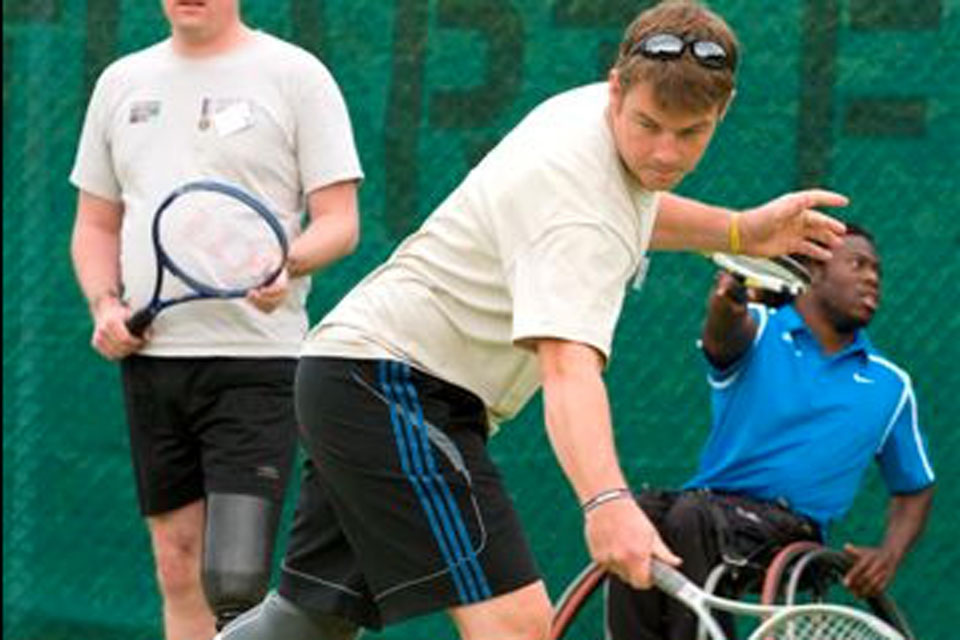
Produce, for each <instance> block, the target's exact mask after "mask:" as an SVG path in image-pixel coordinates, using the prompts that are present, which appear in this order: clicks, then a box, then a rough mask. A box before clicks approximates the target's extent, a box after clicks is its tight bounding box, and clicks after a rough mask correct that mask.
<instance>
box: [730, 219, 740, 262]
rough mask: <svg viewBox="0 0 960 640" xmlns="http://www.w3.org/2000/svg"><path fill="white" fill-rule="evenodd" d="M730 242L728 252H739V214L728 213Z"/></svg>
mask: <svg viewBox="0 0 960 640" xmlns="http://www.w3.org/2000/svg"><path fill="white" fill-rule="evenodd" d="M728 236H729V242H730V253H740V214H739V213H731V214H730V226H729V231H728Z"/></svg>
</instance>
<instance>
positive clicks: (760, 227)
mask: <svg viewBox="0 0 960 640" xmlns="http://www.w3.org/2000/svg"><path fill="white" fill-rule="evenodd" d="M847 203H848V200H847V198H846V197H845V196H842V195H840V194H839V193H834V192H832V191H824V190H821V189H810V190H807V191H797V192H796V193H788V194H786V195H783V196H780V197H779V198H777V199H775V200H771V201H770V202H768V203H766V204H763V205H761V206H759V207H756V208H754V209H749V210H747V211H744V212H743V213H742V214H741V215H740V221H739V224H740V234H741V238H742V245H743V253H747V254H750V255H756V256H777V255H784V254H788V253H799V254H803V255H808V256H810V257H811V258H815V259H817V260H829V259H830V255H831V253H830V249H831V248H833V247H836V246H838V245H839V244H840V243H841V242H842V240H843V233H844V230H845V227H844V225H843V223H842V222H840V221H839V220H836V219H834V218H831V217H830V216H828V215H826V214H823V213H821V212H820V211H817V210H816V208H817V207H844V206H846V205H847Z"/></svg>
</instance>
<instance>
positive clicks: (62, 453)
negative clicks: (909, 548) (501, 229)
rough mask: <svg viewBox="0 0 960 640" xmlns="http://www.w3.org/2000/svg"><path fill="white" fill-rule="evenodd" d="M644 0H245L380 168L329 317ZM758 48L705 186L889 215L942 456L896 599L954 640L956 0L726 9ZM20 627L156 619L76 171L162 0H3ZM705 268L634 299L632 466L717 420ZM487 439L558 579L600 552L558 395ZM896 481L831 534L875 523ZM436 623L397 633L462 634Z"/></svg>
mask: <svg viewBox="0 0 960 640" xmlns="http://www.w3.org/2000/svg"><path fill="white" fill-rule="evenodd" d="M647 4H648V3H645V2H628V1H625V0H550V1H548V0H512V1H511V0H432V1H428V0H395V1H394V2H388V1H386V0H284V1H280V0H247V1H246V2H245V3H244V7H245V13H246V15H247V18H248V20H249V21H250V22H251V23H252V24H254V25H256V26H258V27H260V28H262V29H265V30H268V31H271V32H273V33H276V34H278V35H280V36H283V37H286V38H288V39H292V40H293V41H295V42H297V43H300V44H301V45H303V46H305V47H307V48H309V49H311V50H313V51H314V52H316V53H317V54H318V55H319V56H321V58H322V59H323V60H324V61H325V62H326V63H327V65H328V66H329V67H330V68H331V69H332V71H333V73H334V74H335V76H336V78H337V79H338V81H339V83H340V85H341V87H342V89H343V91H344V93H345V95H346V98H347V101H348V103H349V105H350V111H351V114H352V117H353V122H354V126H355V129H356V137H357V143H358V145H359V148H360V153H361V156H362V160H363V163H364V166H365V169H366V172H367V176H368V177H367V180H366V182H365V183H364V186H363V189H362V198H361V199H362V205H363V239H362V243H361V246H360V249H359V250H358V252H357V253H356V254H355V255H354V256H352V257H350V258H348V259H346V260H344V261H343V262H342V263H340V264H338V265H336V266H335V267H332V268H331V269H329V270H328V271H327V272H326V273H323V274H322V275H320V276H319V277H318V278H317V279H316V284H315V287H314V292H313V296H312V299H311V313H312V317H313V318H319V317H320V315H321V314H322V313H323V312H324V311H325V310H327V309H329V308H330V306H331V305H332V304H333V303H334V302H335V301H336V300H337V299H338V297H339V296H341V295H342V294H343V293H344V292H345V291H346V290H347V289H348V288H349V287H350V286H351V285H352V284H353V283H354V282H356V281H357V280H358V279H359V278H360V277H361V276H362V275H363V274H364V273H365V272H366V271H367V270H369V269H370V268H372V267H373V266H374V265H376V264H377V263H378V262H380V261H381V260H382V259H383V258H384V257H385V256H386V255H387V254H388V252H389V251H390V249H391V248H392V247H393V246H394V245H395V243H396V242H397V241H398V240H399V239H400V238H401V237H402V236H403V235H404V234H406V233H407V232H408V231H410V230H411V229H413V228H414V227H415V226H416V225H417V224H418V222H419V221H420V220H421V219H422V218H423V216H424V215H425V214H426V213H428V212H429V211H430V209H431V207H432V206H433V205H434V204H436V203H437V202H438V201H439V200H440V199H441V198H442V197H443V195H444V194H445V193H446V192H447V191H448V190H449V189H450V188H452V187H453V186H454V185H455V184H456V183H457V182H458V180H460V178H461V177H462V176H463V175H464V174H465V172H466V171H467V169H468V167H469V166H470V165H471V163H472V162H473V161H474V160H475V159H477V158H478V157H479V156H480V155H481V154H483V153H484V152H485V150H487V149H488V148H489V147H490V146H491V145H492V144H493V143H494V142H495V141H496V139H497V138H498V136H500V135H501V134H503V133H504V132H505V131H507V130H508V129H509V128H510V126H511V125H512V124H514V123H515V122H516V121H517V120H518V119H519V118H520V117H521V116H522V115H523V114H524V113H525V112H527V111H528V110H529V109H530V108H531V107H532V106H533V105H535V104H536V103H537V102H538V101H540V100H542V99H543V98H545V97H546V96H548V95H550V94H551V93H553V92H556V91H559V90H562V89H565V88H568V87H571V86H574V85H577V84H581V83H585V82H589V81H593V80H595V79H598V78H601V77H602V76H603V73H604V70H605V68H606V66H607V65H608V63H609V60H610V58H611V53H612V51H613V48H614V46H615V44H616V42H617V41H618V39H619V35H620V31H621V29H622V27H623V26H624V25H625V24H626V22H627V21H628V20H629V19H630V18H631V17H632V16H633V15H634V14H635V12H636V11H638V10H639V9H641V8H643V7H644V6H646V5H647ZM713 6H714V8H716V9H717V10H719V11H720V12H721V13H722V14H724V15H725V16H726V17H727V18H728V20H729V21H730V23H731V24H732V25H733V27H734V28H735V29H736V30H737V31H738V33H739V35H740V38H741V40H742V42H743V43H744V46H745V58H744V63H743V69H742V73H741V76H740V84H739V91H738V94H737V98H736V101H735V103H734V105H733V108H732V111H731V112H730V114H729V117H728V118H727V120H726V122H725V123H724V125H723V127H722V128H721V130H720V132H719V133H718V135H717V138H716V140H715V141H714V143H713V146H712V148H711V149H710V151H709V152H708V155H707V157H706V158H705V160H704V162H703V166H702V169H701V170H700V171H699V172H698V173H697V174H695V175H694V176H692V177H691V178H689V179H688V181H687V182H685V183H684V185H683V187H682V191H683V192H684V193H686V194H690V195H694V196H696V197H700V198H703V199H707V200H711V201H718V202H723V203H727V204H729V205H732V206H748V205H751V204H756V203H759V202H761V201H763V200H765V199H768V198H770V197H772V196H775V195H777V194H779V193H781V192H783V191H786V190H791V189H795V188H798V187H803V186H810V185H815V184H817V185H825V186H829V187H831V188H834V189H837V190H840V191H843V192H845V193H847V194H849V195H850V196H851V198H852V201H853V205H852V207H851V208H850V210H849V212H848V214H849V217H850V218H852V219H854V220H856V221H858V222H861V223H863V224H865V225H867V226H868V227H870V228H871V229H872V230H873V231H874V232H875V234H876V236H877V239H878V242H879V247H880V250H881V253H882V256H883V259H884V272H885V275H884V279H885V283H884V284H885V296H884V303H883V308H882V310H881V313H880V314H879V316H878V318H877V319H876V322H875V323H874V326H873V327H872V336H873V338H874V340H875V342H876V343H877V344H878V345H879V346H881V347H882V348H883V349H885V350H886V352H887V353H888V354H889V355H890V356H891V357H892V358H893V359H894V360H896V361H897V362H898V363H900V364H901V365H903V366H904V367H905V368H907V369H908V370H909V371H910V372H911V373H912V375H913V378H914V381H915V385H916V388H917V391H918V395H919V398H920V403H921V404H920V412H921V417H922V420H923V423H924V425H925V428H926V430H927V434H928V436H929V439H930V442H931V450H932V455H933V460H934V463H935V465H936V467H937V470H938V472H939V490H938V494H937V498H936V501H935V511H934V515H933V518H932V521H931V523H930V526H929V529H928V532H927V534H926V536H925V538H924V539H923V540H922V542H921V543H920V545H919V547H918V548H917V549H916V551H915V553H914V554H913V555H912V556H910V558H909V559H908V561H907V562H906V564H905V565H904V566H903V568H902V572H901V574H900V576H899V579H898V580H897V582H896V584H895V586H894V588H893V593H894V595H895V597H896V598H897V600H898V601H899V602H900V603H901V604H902V606H903V607H904V608H905V609H906V611H907V612H908V614H909V616H910V618H911V620H912V621H913V624H914V626H915V627H916V631H917V632H918V635H919V636H920V637H921V638H923V639H924V640H952V639H953V637H954V636H953V635H952V633H951V631H952V630H953V629H954V627H953V624H954V623H955V622H956V621H957V620H960V605H958V604H957V595H958V588H960V580H958V578H957V577H956V576H957V572H958V570H960V551H958V550H957V547H956V544H955V538H956V536H957V527H956V525H955V517H956V516H955V513H956V511H957V509H958V508H960V493H958V490H957V475H958V474H957V470H956V469H957V466H958V464H960V440H958V436H957V431H956V426H957V425H956V419H955V415H956V414H957V410H958V408H960V406H958V396H960V377H958V374H957V360H958V356H960V351H958V349H957V347H956V343H955V340H956V335H957V334H958V329H960V320H958V318H960V315H958V313H957V311H956V305H957V303H958V301H960V296H958V293H957V287H956V285H955V284H951V283H955V281H956V279H957V277H958V276H960V269H958V261H957V255H958V247H960V222H958V219H960V185H958V182H957V179H956V177H955V176H956V174H957V168H958V166H957V155H958V154H957V152H958V146H960V117H958V116H960V108H958V107H960V100H958V98H960V89H958V86H960V82H958V80H960V54H958V51H960V0H749V1H748V0H715V2H714V5H713ZM3 10H4V16H3V53H4V63H3V157H4V163H3V182H4V192H3V267H4V275H3V289H4V291H3V293H4V295H3V300H4V304H3V374H4V375H3V395H4V398H3V399H4V403H3V461H4V472H3V564H4V570H3V637H4V638H5V639H7V640H61V639H64V640H66V639H70V640H82V639H97V640H120V639H123V640H135V639H146V638H158V637H160V631H159V625H158V622H157V620H158V600H157V596H156V592H155V587H154V579H153V572H152V564H151V560H150V554H149V546H148V538H147V535H146V533H145V531H144V528H143V526H142V524H141V522H140V520H139V519H138V517H137V511H136V506H135V501H134V492H133V478H132V474H131V470H130V465H129V462H128V455H127V447H128V444H127V436H126V431H125V426H124V421H123V418H122V411H121V405H120V398H119V393H118V387H119V384H118V376H117V370H116V368H115V366H113V365H111V364H108V363H106V362H104V361H102V360H100V359H99V358H98V357H97V356H96V355H95V354H94V353H93V352H92V351H91V350H90V348H89V347H88V341H89V332H90V323H89V320H88V318H87V313H86V309H85V307H84V304H83V302H82V300H81V298H80V296H79V295H78V293H77V289H76V286H75V284H74V281H73V276H72V273H71V268H70V264H69V260H68V238H69V233H70V228H71V223H72V216H73V210H74V199H75V194H74V190H73V189H72V187H71V186H70V185H69V184H68V182H67V175H68V173H69V169H70V166H71V163H72V160H73V154H74V151H75V144H76V139H77V136H78V133H79V127H80V124H81V119H82V116H83V110H84V107H85V103H86V100H87V98H88V96H89V92H90V89H91V86H92V83H93V81H94V80H95V78H96V76H97V74H98V73H99V71H100V70H101V69H102V68H103V67H104V65H105V64H107V63H108V62H109V61H110V60H112V59H113V58H114V57H115V56H117V55H119V54H122V53H126V52H129V51H132V50H134V49H137V48H139V47H141V46H144V45H146V44H148V43H150V42H153V41H155V40H157V39H160V38H162V37H164V36H165V23H164V21H163V17H162V14H161V12H160V9H159V3H158V2H156V1H145V0H87V2H84V1H83V0H61V1H58V0H10V1H8V0H4V4H3ZM710 280H711V269H710V268H709V267H708V265H707V264H706V261H704V260H702V259H699V258H696V257H692V256H684V255H661V256H658V257H657V258H656V260H655V261H654V264H653V267H652V277H651V278H650V280H648V283H647V285H646V287H645V289H644V291H643V292H642V293H633V294H631V295H630V297H629V299H628V301H627V304H626V307H625V310H624V314H623V319H622V322H621V326H620V330H619V333H618V335H617V344H616V355H615V356H614V359H613V361H612V364H611V367H610V372H609V383H610V386H611V388H612V398H613V400H612V402H613V409H614V412H615V419H616V423H617V436H618V444H619V447H620V451H621V454H622V457H623V459H624V461H625V466H626V468H627V470H628V473H629V475H630V478H631V480H632V481H634V482H635V483H637V484H638V485H639V484H641V483H652V484H658V485H663V484H666V485H670V484H676V483H679V482H681V481H682V480H683V479H684V478H685V477H686V476H687V474H689V473H690V471H691V469H692V467H693V465H694V463H695V456H696V451H697V448H698V446H699V444H700V443H701V441H702V440H703V437H704V432H705V427H706V422H707V393H706V385H705V384H704V382H703V370H702V366H701V363H700V362H699V360H698V356H697V353H696V349H695V347H694V341H695V339H696V336H697V332H698V327H699V324H700V321H701V318H702V310H703V300H704V297H705V293H706V291H707V288H708V286H709V282H710ZM535 405H537V406H533V407H531V408H530V409H528V411H527V412H525V413H524V414H523V415H522V416H521V417H520V418H519V419H518V420H516V421H515V422H514V423H513V424H510V425H508V426H507V427H506V428H505V429H504V432H503V434H502V435H501V436H498V437H497V438H495V439H494V440H493V442H492V443H491V449H492V452H493V455H494V456H495V457H496V459H497V461H498V462H499V463H500V465H502V468H503V469H504V473H505V475H506V477H507V481H508V483H509V486H510V487H511V489H512V492H513V495H514V497H515V499H516V502H517V504H518V506H519V509H520V512H521V516H522V518H523V520H524V522H525V524H526V526H527V527H528V529H529V531H530V533H531V536H532V538H533V543H534V547H535V551H536V553H537V556H538V559H539V561H540V563H541V565H542V569H543V570H544V571H545V573H546V576H547V579H548V584H549V587H550V590H551V593H552V594H553V595H555V596H556V595H557V594H558V593H559V591H560V589H561V588H562V585H563V583H564V582H565V581H566V580H567V579H568V578H569V577H571V576H572V575H573V574H574V573H575V571H576V570H577V569H578V567H579V566H580V565H581V564H582V563H583V562H584V560H585V552H584V548H583V543H582V533H581V529H580V517H579V514H578V510H577V508H576V505H575V502H574V500H573V498H572V494H571V492H570V491H569V489H568V488H567V486H566V485H565V483H564V481H563V479H562V477H561V475H560V473H559V471H558V470H557V468H556V466H555V464H554V462H553V459H552V455H551V453H550V451H549V449H548V445H547V443H546V440H545V438H544V435H543V429H542V420H541V417H540V407H539V405H538V404H537V403H535ZM884 510H885V495H884V493H883V488H882V485H881V484H880V482H879V480H878V477H877V475H876V474H875V473H871V475H870V476H869V477H868V479H867V482H866V488H865V491H864V492H863V493H862V495H861V498H860V499H859V500H858V502H857V504H856V505H855V508H854V510H853V512H852V513H851V515H850V517H849V518H848V520H847V521H846V522H845V523H844V524H843V526H842V527H840V528H839V529H838V530H837V531H836V532H835V536H834V539H833V540H834V542H836V543H842V542H843V541H845V540H847V539H851V540H859V541H867V542H869V541H875V540H876V539H877V538H878V536H879V535H880V534H881V532H882V526H883V520H884ZM452 636H453V633H452V631H451V629H450V627H449V626H448V623H447V622H446V621H445V620H443V619H442V617H433V618H428V619H424V620H419V621H415V622H412V623H409V624H406V625H403V626H400V627H396V628H394V629H391V630H389V631H387V632H384V633H382V634H371V637H374V638H390V639H397V640H398V639H400V638H408V639H432V638H438V637H452Z"/></svg>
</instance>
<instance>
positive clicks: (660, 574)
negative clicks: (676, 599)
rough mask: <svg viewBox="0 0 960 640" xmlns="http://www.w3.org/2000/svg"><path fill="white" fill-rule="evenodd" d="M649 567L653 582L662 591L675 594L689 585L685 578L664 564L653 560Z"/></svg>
mask: <svg viewBox="0 0 960 640" xmlns="http://www.w3.org/2000/svg"><path fill="white" fill-rule="evenodd" d="M651 566H652V569H653V581H654V583H655V584H656V585H657V587H659V588H660V589H661V590H662V591H666V592H667V593H671V594H677V593H680V592H681V591H682V590H684V588H685V587H686V586H687V585H688V584H689V583H690V581H689V580H688V579H687V578H686V576H684V575H683V574H682V573H680V572H679V571H677V570H676V569H674V568H673V567H671V566H670V565H668V564H666V563H664V562H661V561H659V560H656V559H654V560H653V562H652V563H651Z"/></svg>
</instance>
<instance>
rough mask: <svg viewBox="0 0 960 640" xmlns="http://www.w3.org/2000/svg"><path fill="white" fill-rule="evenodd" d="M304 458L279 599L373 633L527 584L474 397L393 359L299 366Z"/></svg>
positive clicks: (518, 535)
mask: <svg viewBox="0 0 960 640" xmlns="http://www.w3.org/2000/svg"><path fill="white" fill-rule="evenodd" d="M296 398H297V411H298V413H299V419H300V422H301V425H302V430H303V436H304V443H305V445H306V447H307V450H308V452H309V454H310V460H309V461H308V462H307V463H306V468H305V473H304V477H303V483H302V485H301V489H300V498H299V503H298V505H297V513H296V516H295V518H294V524H293V529H292V531H291V534H290V541H289V545H288V551H287V554H286V558H285V559H284V562H283V565H282V572H281V579H280V585H279V591H280V593H281V594H282V595H283V596H284V597H286V598H289V599H290V600H292V601H294V602H296V603H297V604H299V605H301V606H303V607H305V608H307V609H309V610H314V611H319V612H324V613H332V614H337V615H340V616H342V617H346V618H348V619H351V620H353V621H355V622H357V623H358V624H360V625H361V626H364V627H368V628H373V629H379V628H381V627H382V626H383V625H385V624H390V623H393V622H397V621H399V620H403V619H405V618H409V617H412V616H415V615H419V614H423V613H428V612H431V611H439V610H444V609H448V608H451V607H456V606H461V605H467V604H471V603H475V602H480V601H483V600H487V599H489V598H492V597H494V596H497V595H502V594H505V593H508V592H510V591H514V590H516V589H519V588H521V587H523V586H526V585H529V584H531V583H533V582H536V581H537V580H539V579H540V577H539V574H538V571H537V569H536V566H535V563H534V560H533V555H532V553H531V552H530V548H529V545H528V544H527V541H526V538H525V536H524V534H523V531H522V529H521V526H520V521H519V519H518V517H517V515H516V512H515V511H514V508H513V505H512V504H511V502H510V499H509V497H508V495H507V492H506V491H505V489H504V487H503V484H502V481H501V478H500V475H499V473H498V472H497V469H496V467H495V466H494V464H493V462H492V460H491V459H490V456H489V455H488V453H487V450H486V437H487V419H486V411H485V408H484V406H483V403H482V401H481V400H480V399H479V398H477V397H476V396H475V395H474V394H472V393H470V392H469V391H466V390H465V389H462V388H460V387H457V386H455V385H452V384H449V383H447V382H444V381H443V380H440V379H438V378H435V377H433V376H430V375H427V374H425V373H423V372H421V371H417V370H415V369H413V368H411V367H410V366H409V365H408V364H406V363H402V362H397V361H393V360H353V359H344V358H328V357H308V358H304V359H303V360H302V361H301V363H300V366H299V369H298V372H297V383H296Z"/></svg>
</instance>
